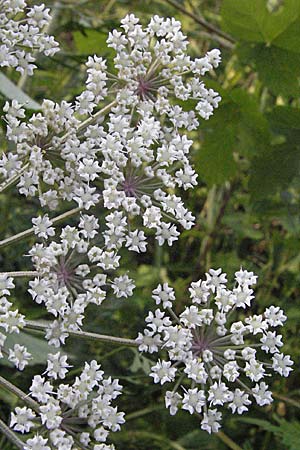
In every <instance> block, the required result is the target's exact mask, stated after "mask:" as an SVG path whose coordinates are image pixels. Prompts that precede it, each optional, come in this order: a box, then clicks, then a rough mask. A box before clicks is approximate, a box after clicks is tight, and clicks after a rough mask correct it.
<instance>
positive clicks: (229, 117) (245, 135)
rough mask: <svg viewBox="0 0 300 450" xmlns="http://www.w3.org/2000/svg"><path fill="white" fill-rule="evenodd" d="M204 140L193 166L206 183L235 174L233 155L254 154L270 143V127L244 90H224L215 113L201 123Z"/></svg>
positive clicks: (216, 181) (217, 182)
mask: <svg viewBox="0 0 300 450" xmlns="http://www.w3.org/2000/svg"><path fill="white" fill-rule="evenodd" d="M202 128H203V132H204V143H203V145H202V147H201V149H200V151H199V154H198V155H197V156H196V169H197V172H198V173H199V175H200V177H201V178H203V179H204V180H205V181H206V182H207V184H208V185H209V186H212V185H213V184H222V183H224V182H225V181H226V180H229V179H231V178H232V177H234V176H235V174H236V171H237V168H238V166H237V164H236V162H235V160H234V157H233V154H234V153H238V154H239V155H243V156H248V157H253V156H254V155H255V154H256V153H257V152H258V151H259V150H261V149H263V148H264V147H265V146H266V145H268V142H269V126H268V122H267V120H266V119H265V118H264V116H263V115H262V114H261V113H260V111H259V106H258V104H257V102H256V101H255V100H254V99H253V98H252V97H251V96H250V95H249V94H248V93H247V92H245V91H243V90H241V89H234V90H231V91H225V92H223V101H222V103H221V106H220V108H219V109H218V111H216V113H215V115H214V116H213V117H212V118H211V119H210V120H209V121H207V122H205V123H203V124H202Z"/></svg>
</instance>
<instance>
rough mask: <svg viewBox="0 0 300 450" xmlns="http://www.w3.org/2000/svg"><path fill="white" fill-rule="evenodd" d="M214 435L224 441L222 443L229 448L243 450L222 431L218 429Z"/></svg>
mask: <svg viewBox="0 0 300 450" xmlns="http://www.w3.org/2000/svg"><path fill="white" fill-rule="evenodd" d="M216 436H217V437H218V438H219V439H220V440H221V441H222V442H224V444H226V445H227V447H229V448H231V449H232V450H243V449H242V448H241V447H240V446H239V445H237V444H236V443H235V442H233V440H232V439H231V438H230V437H229V436H227V434H225V433H224V432H223V431H219V432H218V433H216Z"/></svg>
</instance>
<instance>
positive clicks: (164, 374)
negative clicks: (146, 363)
mask: <svg viewBox="0 0 300 450" xmlns="http://www.w3.org/2000/svg"><path fill="white" fill-rule="evenodd" d="M151 371H152V372H151V373H150V377H153V381H154V383H160V384H164V383H166V382H167V381H173V380H174V378H175V374H176V368H175V367H171V362H170V361H158V363H157V364H156V365H155V366H152V367H151Z"/></svg>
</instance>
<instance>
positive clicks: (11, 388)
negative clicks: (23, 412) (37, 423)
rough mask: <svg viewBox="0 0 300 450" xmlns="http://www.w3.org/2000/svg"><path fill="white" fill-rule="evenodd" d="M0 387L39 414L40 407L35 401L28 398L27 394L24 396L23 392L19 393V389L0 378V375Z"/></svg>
mask: <svg viewBox="0 0 300 450" xmlns="http://www.w3.org/2000/svg"><path fill="white" fill-rule="evenodd" d="M0 385H1V386H3V387H4V388H5V389H7V390H8V391H10V392H12V393H13V394H15V395H16V396H17V397H19V398H20V399H21V400H22V401H23V402H24V403H26V404H27V405H28V406H30V407H31V408H32V409H34V410H35V411H36V412H38V413H39V411H40V405H39V404H38V403H37V402H36V401H35V400H33V399H32V398H31V397H29V395H28V394H25V392H23V391H21V389H19V388H18V387H17V386H15V385H14V384H12V383H11V382H10V381H8V380H6V378H3V377H1V375H0Z"/></svg>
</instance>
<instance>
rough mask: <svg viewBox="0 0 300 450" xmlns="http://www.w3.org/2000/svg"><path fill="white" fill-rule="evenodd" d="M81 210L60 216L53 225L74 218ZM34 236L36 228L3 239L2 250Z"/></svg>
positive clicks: (54, 220)
mask: <svg viewBox="0 0 300 450" xmlns="http://www.w3.org/2000/svg"><path fill="white" fill-rule="evenodd" d="M80 210H81V209H80V208H74V209H71V210H70V211H67V212H65V213H63V214H60V215H59V216H57V217H54V219H51V220H52V223H53V224H54V223H57V222H60V221H62V220H64V219H67V218H68V217H71V216H74V215H75V214H77V213H78V212H79V211H80ZM33 234H34V228H33V227H32V228H28V230H25V231H21V233H18V234H15V235H14V236H10V237H8V238H6V239H3V241H0V248H1V247H6V246H7V245H10V244H13V243H15V242H17V241H20V240H21V239H24V238H27V237H28V236H31V235H33Z"/></svg>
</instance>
